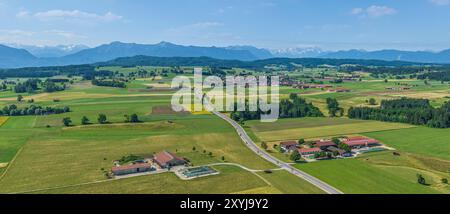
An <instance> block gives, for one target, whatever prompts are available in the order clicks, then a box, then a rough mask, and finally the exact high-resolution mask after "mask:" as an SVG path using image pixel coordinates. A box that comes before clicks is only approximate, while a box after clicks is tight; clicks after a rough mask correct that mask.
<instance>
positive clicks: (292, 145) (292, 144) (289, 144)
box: [280, 141, 298, 152]
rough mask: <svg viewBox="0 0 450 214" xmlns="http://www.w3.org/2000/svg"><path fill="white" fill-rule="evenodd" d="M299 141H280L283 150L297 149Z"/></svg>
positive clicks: (291, 150)
mask: <svg viewBox="0 0 450 214" xmlns="http://www.w3.org/2000/svg"><path fill="white" fill-rule="evenodd" d="M297 146H298V143H297V141H284V142H281V143H280V149H281V151H282V152H293V151H294V150H296V149H297Z"/></svg>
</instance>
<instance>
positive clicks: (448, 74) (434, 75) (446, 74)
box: [417, 69, 450, 82]
mask: <svg viewBox="0 0 450 214" xmlns="http://www.w3.org/2000/svg"><path fill="white" fill-rule="evenodd" d="M417 79H420V80H425V79H430V80H438V81H446V82H449V81H450V69H449V71H438V72H427V73H424V74H419V75H417Z"/></svg>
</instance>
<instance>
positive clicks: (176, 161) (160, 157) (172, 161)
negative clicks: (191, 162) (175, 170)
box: [153, 151, 187, 168]
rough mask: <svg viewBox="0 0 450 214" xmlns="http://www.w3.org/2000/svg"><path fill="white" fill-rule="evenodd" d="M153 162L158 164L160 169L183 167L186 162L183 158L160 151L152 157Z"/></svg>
mask: <svg viewBox="0 0 450 214" xmlns="http://www.w3.org/2000/svg"><path fill="white" fill-rule="evenodd" d="M153 161H154V162H155V163H156V164H158V165H159V166H160V167H161V168H169V167H173V166H182V165H185V164H186V163H187V162H186V160H184V159H183V158H180V157H178V156H176V155H175V154H173V153H171V152H168V151H162V152H160V153H158V154H156V155H155V156H154V157H153Z"/></svg>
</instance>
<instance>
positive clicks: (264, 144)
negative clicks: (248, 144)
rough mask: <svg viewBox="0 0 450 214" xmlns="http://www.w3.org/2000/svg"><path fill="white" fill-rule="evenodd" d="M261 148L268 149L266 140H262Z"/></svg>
mask: <svg viewBox="0 0 450 214" xmlns="http://www.w3.org/2000/svg"><path fill="white" fill-rule="evenodd" d="M261 148H263V149H264V150H267V148H268V146H267V143H266V142H262V143H261Z"/></svg>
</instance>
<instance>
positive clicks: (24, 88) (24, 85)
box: [14, 79, 41, 93]
mask: <svg viewBox="0 0 450 214" xmlns="http://www.w3.org/2000/svg"><path fill="white" fill-rule="evenodd" d="M39 83H41V80H40V79H28V80H26V81H25V82H19V83H17V84H16V85H15V86H14V92H16V93H33V92H34V91H36V90H38V88H39Z"/></svg>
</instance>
